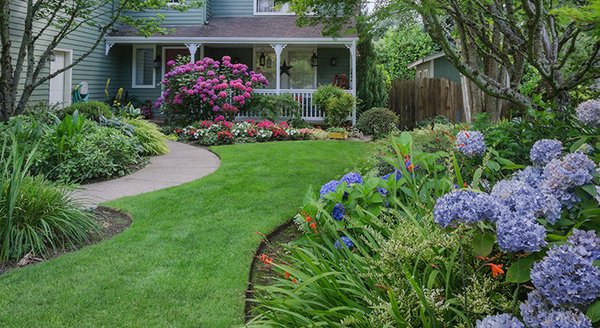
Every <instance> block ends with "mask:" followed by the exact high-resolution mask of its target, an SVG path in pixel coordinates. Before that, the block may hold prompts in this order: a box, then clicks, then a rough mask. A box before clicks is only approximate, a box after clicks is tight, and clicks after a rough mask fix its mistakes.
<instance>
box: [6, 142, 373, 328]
mask: <svg viewBox="0 0 600 328" xmlns="http://www.w3.org/2000/svg"><path fill="white" fill-rule="evenodd" d="M369 149H370V146H369V145H368V144H364V143H353V142H322V141H321V142H319V141H310V142H281V143H268V144H251V145H236V146H226V147H216V148H214V149H213V150H214V151H215V152H216V153H217V154H218V155H219V156H220V157H221V159H222V164H221V167H220V168H219V170H218V171H217V172H215V173H214V174H212V175H210V176H208V177H205V178H203V179H201V180H198V181H195V182H192V183H189V184H186V185H183V186H179V187H175V188H171V189H166V190H161V191H158V192H154V193H149V194H144V195H140V196H135V197H129V198H125V199H121V200H118V201H115V202H111V203H109V205H110V206H114V207H117V208H120V209H123V210H125V211H128V212H130V213H131V214H132V215H133V225H132V226H131V227H130V228H129V229H128V230H126V231H125V232H123V233H122V234H120V235H118V236H116V237H114V238H113V239H110V240H107V241H105V242H103V243H100V244H97V245H94V246H90V247H86V248H84V249H82V250H80V251H78V252H75V253H71V254H67V255H64V256H61V257H59V258H57V259H54V260H51V261H48V262H45V263H42V264H39V265H34V266H30V267H25V268H23V269H19V270H16V271H13V272H10V273H8V274H6V275H4V276H0V295H1V296H0V326H1V327H66V326H70V327H211V328H212V327H231V326H239V325H241V324H242V322H243V310H244V291H245V289H246V282H247V278H248V271H249V267H250V263H251V261H252V256H253V252H254V250H255V248H256V247H257V246H258V244H259V242H260V239H261V237H260V236H259V235H257V234H256V232H257V231H260V232H263V233H265V234H266V233H268V232H269V231H271V230H273V229H274V228H275V227H277V226H278V225H279V224H281V223H283V222H285V221H286V220H287V219H288V218H290V217H291V216H293V215H294V214H295V213H296V211H297V209H298V208H299V207H300V206H301V205H302V199H303V197H304V194H305V192H306V190H307V188H308V186H309V185H313V186H314V187H315V188H318V187H319V186H320V185H321V184H322V183H324V182H327V181H329V179H331V178H335V177H339V176H340V175H341V174H343V173H345V172H346V171H348V170H351V169H353V168H354V167H355V165H356V164H357V163H360V162H362V161H363V160H364V159H365V158H366V157H367V156H368V155H369V154H370V153H369Z"/></svg>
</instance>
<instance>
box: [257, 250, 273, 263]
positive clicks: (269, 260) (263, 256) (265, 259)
mask: <svg viewBox="0 0 600 328" xmlns="http://www.w3.org/2000/svg"><path fill="white" fill-rule="evenodd" d="M258 259H259V260H260V261H261V262H262V263H264V264H266V265H270V264H273V259H272V258H270V257H269V256H268V255H267V254H264V253H263V254H260V256H259V257H258Z"/></svg>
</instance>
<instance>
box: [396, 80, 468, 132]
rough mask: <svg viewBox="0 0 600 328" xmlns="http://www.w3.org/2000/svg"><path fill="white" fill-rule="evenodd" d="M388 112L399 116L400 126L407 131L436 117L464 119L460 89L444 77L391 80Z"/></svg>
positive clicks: (452, 119)
mask: <svg viewBox="0 0 600 328" xmlns="http://www.w3.org/2000/svg"><path fill="white" fill-rule="evenodd" d="M390 109H391V110H392V111H394V112H395V113H396V114H397V115H398V116H399V117H400V125H401V126H402V127H403V128H404V129H409V130H410V129H413V128H415V126H416V123H417V122H420V121H422V120H424V119H427V118H433V117H436V116H438V115H443V116H445V117H447V118H448V119H449V120H451V121H461V120H463V119H464V118H463V117H464V106H463V97H462V90H461V86H460V84H459V83H456V82H452V81H450V80H447V79H444V78H440V79H437V78H436V79H416V80H396V81H394V82H393V83H392V89H391V90H390Z"/></svg>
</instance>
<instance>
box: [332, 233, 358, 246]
mask: <svg viewBox="0 0 600 328" xmlns="http://www.w3.org/2000/svg"><path fill="white" fill-rule="evenodd" d="M340 239H341V240H342V243H344V246H346V248H348V249H350V248H352V247H354V243H353V242H352V240H350V238H348V237H347V236H342V238H340ZM342 243H340V241H339V240H337V241H336V242H335V243H334V244H333V247H335V249H340V248H341V247H342Z"/></svg>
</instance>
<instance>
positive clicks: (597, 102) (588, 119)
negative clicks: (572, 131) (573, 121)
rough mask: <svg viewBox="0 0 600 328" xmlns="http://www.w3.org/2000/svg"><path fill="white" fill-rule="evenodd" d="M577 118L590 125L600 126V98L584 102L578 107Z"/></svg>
mask: <svg viewBox="0 0 600 328" xmlns="http://www.w3.org/2000/svg"><path fill="white" fill-rule="evenodd" d="M576 115H577V119H578V120H579V122H581V124H583V125H587V126H589V127H593V128H597V127H600V99H592V100H588V101H585V102H582V103H581V104H579V106H577V109H576Z"/></svg>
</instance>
